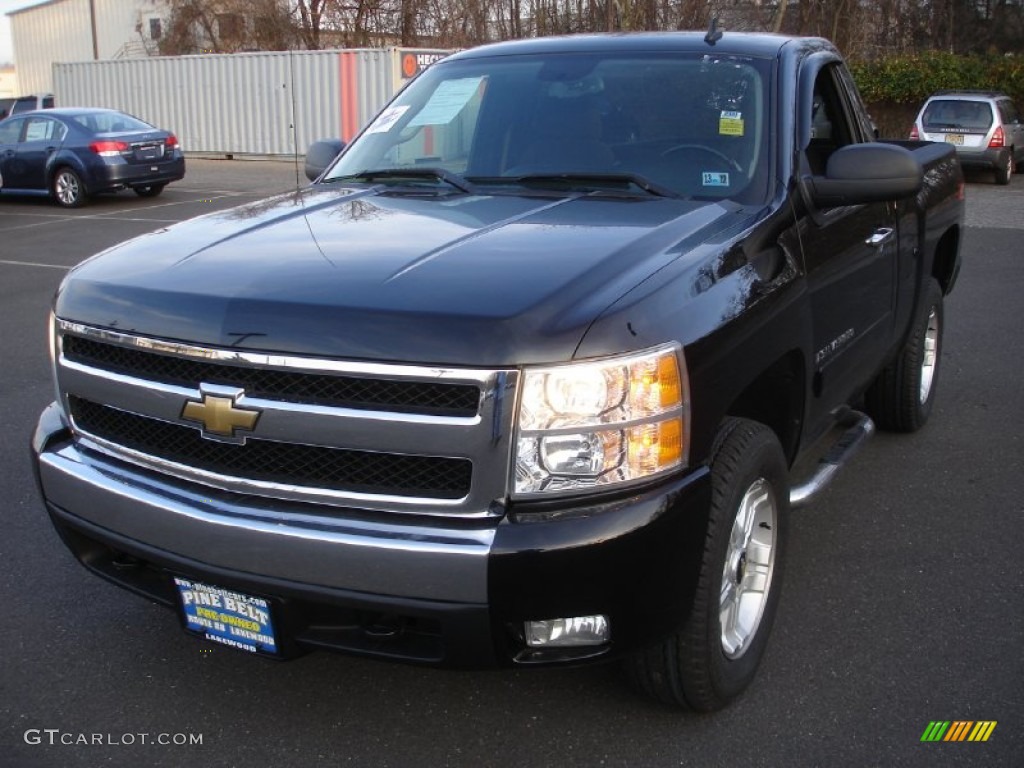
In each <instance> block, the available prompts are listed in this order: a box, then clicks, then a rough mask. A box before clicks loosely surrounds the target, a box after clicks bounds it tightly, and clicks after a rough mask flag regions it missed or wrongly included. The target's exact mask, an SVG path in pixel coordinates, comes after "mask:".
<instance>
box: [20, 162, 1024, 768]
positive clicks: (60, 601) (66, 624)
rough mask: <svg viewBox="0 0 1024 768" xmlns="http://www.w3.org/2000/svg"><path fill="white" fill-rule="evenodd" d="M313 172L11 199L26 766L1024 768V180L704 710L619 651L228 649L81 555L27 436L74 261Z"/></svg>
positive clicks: (992, 221) (265, 170)
mask: <svg viewBox="0 0 1024 768" xmlns="http://www.w3.org/2000/svg"><path fill="white" fill-rule="evenodd" d="M300 177H301V173H297V172H296V167H295V166H294V165H293V164H290V163H281V162H257V161H251V162H244V161H234V162H229V161H212V160H190V161H189V169H188V175H187V177H186V179H185V180H184V181H183V182H180V183H178V184H172V185H170V186H169V187H168V188H167V189H166V190H165V192H164V194H163V195H162V196H161V197H159V198H156V199H155V200H144V199H141V198H137V197H136V196H135V195H133V194H131V193H121V194H119V195H116V196H108V197H101V198H98V199H97V200H95V201H94V202H93V203H92V204H91V205H89V206H87V207H85V208H82V209H79V210H74V211H64V210H61V209H59V208H57V207H55V206H53V205H52V204H50V203H48V202H47V201H43V200H16V201H10V200H2V201H0V322H2V327H3V329H4V330H3V334H2V336H0V428H2V434H3V435H4V436H5V439H4V440H3V441H0V487H2V488H3V491H4V493H3V498H2V500H0V515H2V518H3V522H4V535H3V536H0V601H2V602H0V606H2V613H3V622H2V624H0V659H2V666H0V756H4V757H0V764H2V765H5V766H6V765H10V766H14V767H15V768H36V767H39V768H51V767H52V768H57V767H58V766H59V767H61V768H65V767H68V768H70V767H71V766H99V765H112V766H143V765H144V766H181V765H186V764H195V765H204V766H242V765H250V764H256V763H259V764H262V765H268V766H314V765H324V766H327V765H330V766H337V765H356V766H410V767H412V766H416V767H419V766H474V767H476V766H548V765H558V766H601V765H604V766H629V767H630V768H632V767H634V766H737V765H749V766H760V765H765V766H782V765H786V766H789V765H794V766H858V767H860V766H928V767H929V768H930V767H931V766H985V767H988V766H1017V767H1019V766H1021V765H1024V652H1022V649H1024V559H1022V558H1021V543H1020V542H1021V540H1022V536H1021V533H1020V529H1021V521H1022V520H1024V501H1022V498H1024V480H1022V478H1024V438H1022V437H1021V425H1022V424H1024V398H1022V397H1021V392H1022V385H1021V375H1022V371H1024V369H1022V364H1021V360H1024V341H1022V339H1024V334H1021V323H1022V322H1024V245H1022V241H1024V176H1018V177H1015V178H1014V179H1013V182H1012V184H1011V186H1010V187H997V186H995V185H993V184H992V183H991V178H990V177H986V175H984V174H981V175H978V176H977V177H974V176H972V177H971V178H970V179H969V180H970V182H971V183H970V184H969V185H968V190H967V195H968V220H967V226H968V228H967V230H966V234H965V238H964V249H963V256H964V269H963V273H962V275H961V278H960V283H959V285H958V286H957V289H956V290H955V291H954V293H953V294H952V296H950V297H949V299H948V302H947V305H946V324H947V330H946V336H945V345H944V350H943V357H942V373H941V378H940V384H939V393H938V400H937V403H936V408H935V411H934V413H933V415H932V421H931V422H930V423H929V425H928V427H926V428H925V429H924V430H922V431H921V432H919V433H917V434H915V435H910V436H893V435H884V434H882V435H878V436H876V437H875V439H873V440H872V441H871V442H870V443H869V444H868V445H867V446H866V447H865V449H864V450H863V451H862V452H861V453H860V454H859V455H858V457H857V459H856V460H855V462H854V464H853V465H852V466H851V467H850V468H849V469H848V470H847V471H846V472H844V473H843V474H841V475H840V477H839V479H838V480H837V481H836V483H835V485H834V486H833V487H832V488H831V489H830V490H829V491H828V492H827V493H826V495H825V496H824V497H823V498H822V500H821V501H820V502H818V503H816V504H814V505H813V506H812V507H810V508H809V509H806V510H803V511H800V512H797V513H795V516H794V519H793V524H792V526H791V535H792V540H791V542H790V548H789V554H790V561H789V563H788V565H787V568H788V571H787V574H786V583H785V587H784V591H783V596H782V602H781V607H780V611H779V615H778V617H777V619H776V624H775V629H774V633H773V636H772V640H771V644H770V646H769V650H768V653H767V656H766V658H765V661H764V665H763V667H762V669H761V672H760V675H759V677H758V679H757V680H756V682H755V684H754V686H753V687H752V688H751V689H750V690H749V691H748V692H747V693H746V694H745V695H744V696H743V697H742V698H741V699H740V700H739V701H737V702H736V703H735V704H734V705H733V706H732V707H730V708H729V709H727V710H726V711H724V712H721V713H718V714H716V715H712V716H701V717H697V716H693V715H686V714H679V713H677V712H674V711H670V710H666V709H664V708H662V707H660V706H657V705H655V704H652V703H649V702H647V701H646V700H644V699H642V698H639V697H638V696H636V695H634V694H632V693H631V692H630V691H629V690H628V689H627V688H626V687H625V686H624V685H623V682H622V681H621V680H620V679H619V676H618V674H617V671H616V670H615V668H612V667H601V668H590V669H575V670H557V671H550V670H549V671H545V672H539V671H491V672H462V671H458V672H452V671H440V670H433V669H421V668H415V667H407V666H399V665H391V664H385V663H379V662H373V661H367V660H362V659H354V658H348V657H343V656H337V655H329V654H311V655H309V656H306V657H303V658H301V659H299V660H296V661H293V662H288V663H272V662H265V661H261V660H257V659H253V658H250V657H248V656H245V655H243V654H240V653H236V652H233V651H230V650H220V649H211V648H209V647H208V646H206V645H203V644H200V643H198V642H196V641H194V640H193V639H191V638H189V637H186V636H185V635H184V634H183V633H182V632H181V630H180V629H179V628H178V624H177V620H176V618H175V616H174V615H173V614H172V613H171V612H169V611H166V610H164V609H162V608H157V607H155V606H152V605H150V604H148V603H147V602H145V601H144V600H142V599H140V598H136V597H133V596H131V595H129V594H127V593H124V592H122V591H121V590H118V589H117V588H115V587H112V586H109V585H107V584H105V583H103V582H101V581H100V580H98V579H96V578H95V577H94V576H92V575H90V574H88V573H87V572H86V571H85V570H84V569H83V568H81V566H79V565H78V564H77V563H75V562H74V561H73V559H72V558H71V556H70V555H69V554H68V553H67V551H66V550H65V549H64V547H63V545H62V544H61V543H60V541H59V540H58V538H57V536H56V534H55V533H54V531H53V530H52V528H51V526H50V524H49V521H48V520H47V518H46V516H45V513H44V511H43V508H42V505H41V503H40V502H39V499H38V497H37V494H36V490H35V487H34V484H33V481H32V477H31V470H30V463H29V461H28V456H27V454H28V451H27V444H28V440H29V436H30V434H31V431H32V428H33V426H34V423H35V419H36V417H37V415H38V413H39V411H40V410H41V409H42V408H43V407H44V406H45V405H46V403H47V402H48V401H49V400H50V399H51V398H52V387H51V384H50V380H49V373H48V365H47V351H46V339H45V320H46V314H47V310H48V307H49V304H50V300H51V297H52V295H53V292H54V290H55V289H56V287H57V285H58V284H59V282H60V280H61V278H62V277H63V275H64V274H65V272H66V270H67V269H68V268H69V267H71V266H73V265H74V264H77V263H78V262H80V261H82V260H83V259H85V258H87V257H88V256H90V255H91V254H93V253H96V252H98V251H100V250H102V249H103V248H106V247H108V246H110V245H113V244H115V243H117V242H120V241H122V240H124V239H126V238H129V237H132V236H135V235H139V234H142V233H145V232H148V231H151V230H153V229H156V228H159V227H164V226H169V225H171V224H173V223H175V222H177V221H181V220H183V219H185V218H189V217H192V216H196V215H201V214H203V213H206V212H210V211H213V210H218V209H222V208H226V207H229V206H232V205H237V204H240V203H243V202H248V201H251V200H256V199H260V198H262V197H265V196H267V195H269V194H272V193H275V192H279V191H286V190H288V189H291V188H294V186H295V185H296V183H297V180H298V181H300V182H301V183H304V182H305V179H304V178H301V179H300ZM623 577H624V578H628V574H624V575H623ZM934 720H972V721H978V720H989V721H996V722H997V726H996V728H995V729H994V731H993V732H992V735H991V737H990V739H989V741H988V742H985V743H939V744H930V743H922V742H921V736H922V734H923V732H924V731H925V729H926V727H927V726H928V724H929V722H930V721H934ZM48 731H49V732H56V734H57V738H56V742H55V743H50V741H48V740H47V739H48V738H49V739H50V740H52V738H53V735H52V733H51V734H50V735H49V736H48ZM140 734H145V735H146V738H145V739H142V738H140ZM65 735H67V736H68V737H69V738H70V740H71V742H72V743H61V741H62V737H63V736H65ZM97 735H98V736H99V737H100V740H99V742H98V743H97V742H96V739H95V738H93V737H95V736H97ZM129 735H131V736H132V738H131V740H130V741H129V739H128V738H126V737H127V736H129ZM159 735H169V736H171V737H172V738H171V739H170V741H171V742H172V743H168V744H157V743H153V741H154V740H155V739H157V737H158V736H159ZM179 735H183V736H184V737H185V738H186V742H189V741H191V742H193V743H185V744H178V743H174V742H175V740H176V737H177V736H179ZM196 735H198V736H199V737H200V738H201V742H202V743H200V744H197V743H194V740H195V736H196ZM83 736H84V737H86V738H85V743H83V742H82V740H81V737H83ZM65 740H66V739H65Z"/></svg>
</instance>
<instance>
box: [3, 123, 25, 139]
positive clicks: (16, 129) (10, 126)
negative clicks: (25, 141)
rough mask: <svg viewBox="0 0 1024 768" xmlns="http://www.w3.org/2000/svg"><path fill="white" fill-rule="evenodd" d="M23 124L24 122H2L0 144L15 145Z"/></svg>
mask: <svg viewBox="0 0 1024 768" xmlns="http://www.w3.org/2000/svg"><path fill="white" fill-rule="evenodd" d="M24 124H25V121H24V120H4V121H3V122H2V123H0V144H17V143H18V140H19V139H20V138H21V127H22V125H24Z"/></svg>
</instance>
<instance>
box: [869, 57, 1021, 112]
mask: <svg viewBox="0 0 1024 768" xmlns="http://www.w3.org/2000/svg"><path fill="white" fill-rule="evenodd" d="M850 68H851V70H852V71H853V76H854V78H855V79H856V81H857V87H858V88H859V89H860V93H861V96H863V97H864V100H865V101H867V102H872V103H883V102H888V103H892V104H907V105H919V104H921V102H923V101H924V100H925V99H926V98H928V97H929V96H930V95H931V94H933V93H935V92H936V91H941V90H949V89H970V90H985V91H1003V92H1005V93H1006V94H1008V95H1009V96H1010V97H1011V98H1012V99H1013V100H1014V101H1016V102H1017V103H1018V104H1021V103H1024V57H1019V56H1017V57H1013V56H957V55H954V54H952V53H944V52H942V51H926V52H924V53H918V54H914V55H911V56H894V57H890V58H886V59H879V60H877V61H864V62H854V63H853V64H852V65H851V67H850Z"/></svg>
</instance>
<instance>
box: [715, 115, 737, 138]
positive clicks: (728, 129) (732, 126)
mask: <svg viewBox="0 0 1024 768" xmlns="http://www.w3.org/2000/svg"><path fill="white" fill-rule="evenodd" d="M718 132H719V133H720V134H721V135H722V136H742V135H743V113H742V112H722V114H721V115H720V116H719V118H718Z"/></svg>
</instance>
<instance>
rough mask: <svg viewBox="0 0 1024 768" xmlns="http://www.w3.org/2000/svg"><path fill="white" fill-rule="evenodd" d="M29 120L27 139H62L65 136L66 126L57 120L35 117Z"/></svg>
mask: <svg viewBox="0 0 1024 768" xmlns="http://www.w3.org/2000/svg"><path fill="white" fill-rule="evenodd" d="M27 122H28V127H26V129H25V141H60V140H61V139H62V138H63V136H64V126H63V125H61V124H60V123H58V122H57V121H56V120H48V119H47V118H45V117H33V118H30V119H29V120H28V121H27Z"/></svg>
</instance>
